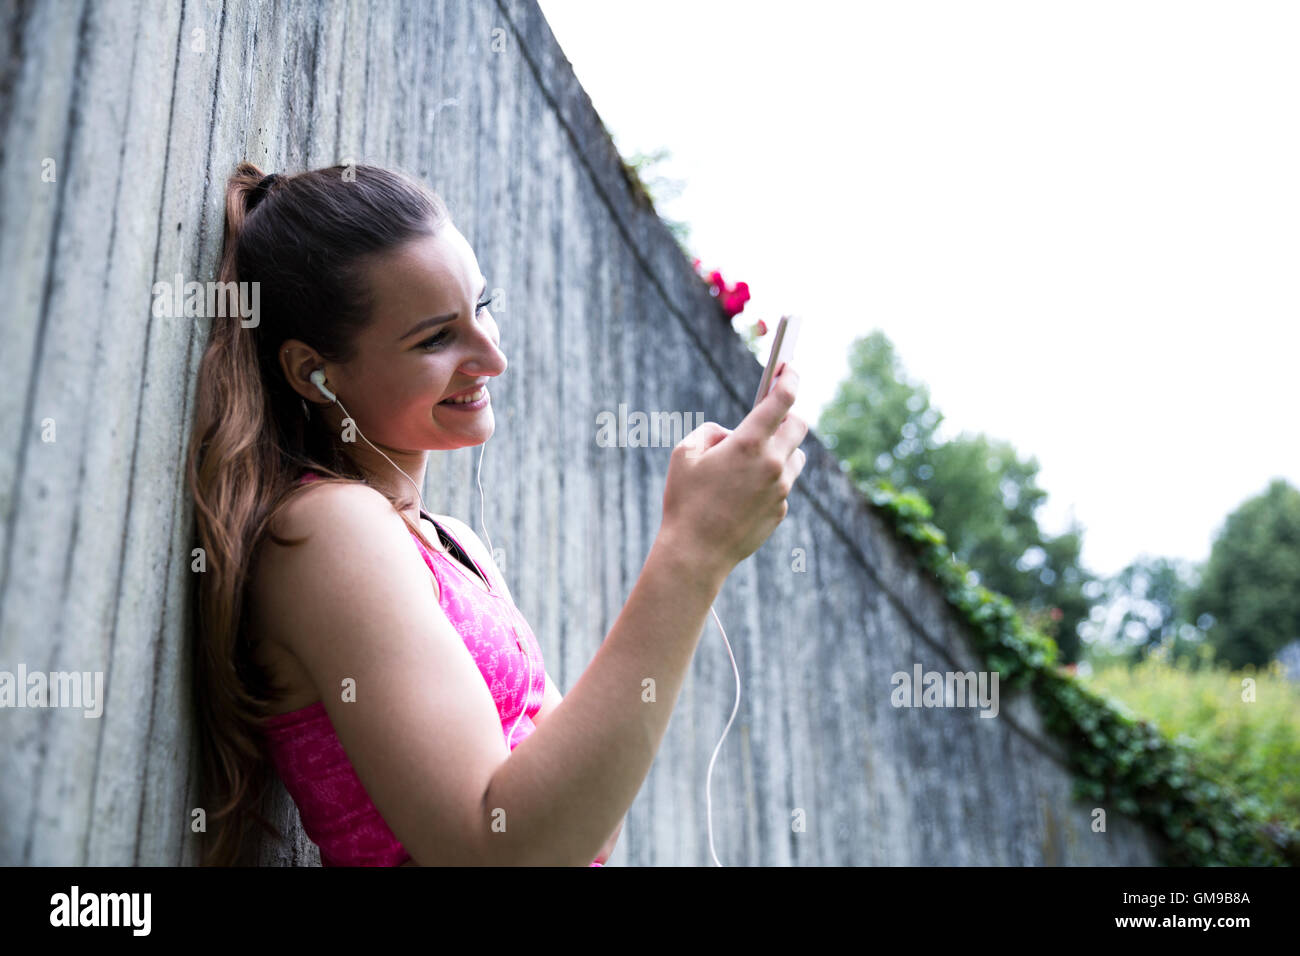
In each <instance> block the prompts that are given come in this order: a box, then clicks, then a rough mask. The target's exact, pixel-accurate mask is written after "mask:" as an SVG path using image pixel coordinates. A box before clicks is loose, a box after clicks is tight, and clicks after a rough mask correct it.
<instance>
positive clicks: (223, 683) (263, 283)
mask: <svg viewBox="0 0 1300 956" xmlns="http://www.w3.org/2000/svg"><path fill="white" fill-rule="evenodd" d="M347 170H350V171H351V177H349V176H347V175H345V172H346V171H347ZM225 213H226V216H225V235H224V244H223V248H222V255H221V264H220V267H219V274H218V281H220V282H222V283H240V282H258V283H259V293H260V294H259V301H260V303H261V308H260V314H259V315H258V317H257V319H258V321H257V322H256V323H254V324H252V325H251V326H249V327H245V326H244V324H243V323H242V322H241V321H239V319H238V318H237V317H233V318H232V317H216V316H213V317H211V319H210V321H211V325H210V328H209V333H208V341H207V346H206V349H205V351H204V354H203V358H202V360H201V361H200V364H199V370H198V381H197V385H196V404H195V417H194V427H193V432H192V434H191V438H190V445H189V450H188V454H187V457H186V466H185V469H186V481H187V484H188V486H189V490H190V494H191V495H192V497H193V499H194V518H195V524H196V531H197V535H196V536H197V540H198V546H199V547H200V548H201V549H202V551H201V554H200V559H201V560H202V561H203V562H204V566H203V568H202V573H200V574H197V575H196V590H197V596H196V599H195V600H194V601H193V602H192V604H191V606H192V607H193V609H194V611H195V618H194V620H193V627H192V635H193V645H192V654H193V661H194V667H193V680H194V687H193V690H194V700H195V708H196V709H195V713H196V720H197V725H198V736H199V746H200V768H201V779H200V793H201V795H202V796H201V800H202V802H203V804H204V805H205V806H207V805H209V802H211V804H212V806H213V809H212V812H210V813H209V814H208V816H207V825H208V828H209V830H210V831H211V832H210V833H205V835H204V839H203V848H202V850H201V853H200V856H201V860H200V863H201V865H205V866H206V865H218V866H224V865H234V864H236V863H237V862H239V860H240V858H241V855H242V853H243V852H244V851H245V850H246V840H247V838H248V836H249V835H250V833H251V832H252V830H253V826H254V825H255V824H256V825H259V826H260V827H261V828H262V830H263V831H265V832H267V833H269V834H271V835H273V836H274V837H276V838H277V839H283V834H281V833H279V832H278V831H277V830H276V829H275V828H274V827H273V826H271V825H270V824H269V823H268V822H267V821H266V820H265V819H264V817H263V816H262V815H261V814H259V813H258V812H257V810H256V809H255V807H256V806H257V805H259V804H260V802H261V800H262V799H263V797H264V795H265V792H266V788H267V785H268V784H269V783H270V781H271V772H270V765H269V762H268V760H267V754H266V750H265V745H264V743H263V740H262V727H263V724H264V721H265V718H266V717H267V716H268V715H269V713H270V712H271V710H270V705H271V704H272V703H273V702H274V701H275V700H276V699H278V698H280V697H282V696H283V694H284V690H285V689H284V688H283V687H280V686H277V685H275V684H273V683H272V682H271V680H270V678H269V676H268V675H267V674H266V673H265V672H264V671H263V669H262V668H260V667H259V666H257V664H256V662H255V661H254V660H253V655H252V647H251V645H250V642H249V640H248V628H247V624H248V621H247V607H246V602H245V591H246V585H247V582H248V578H249V574H250V571H251V569H252V567H253V566H254V563H255V557H256V553H257V548H258V545H259V543H260V542H261V541H262V539H263V537H264V536H270V537H271V538H272V539H273V540H275V541H276V542H277V543H279V544H283V545H292V544H295V543H297V542H296V541H289V540H284V539H281V538H279V537H278V536H275V535H274V534H271V533H269V525H270V523H271V521H272V519H273V518H274V517H275V515H276V513H278V511H279V510H280V508H282V507H283V506H284V505H285V504H287V503H288V501H289V500H290V499H291V498H292V497H293V496H294V495H296V494H297V493H299V492H300V491H301V490H304V489H301V488H300V487H299V486H298V478H299V477H300V475H301V473H302V471H303V469H305V468H311V469H313V470H315V471H317V472H319V473H321V474H323V475H325V476H327V477H328V478H332V479H335V480H351V481H361V480H364V476H363V474H362V472H361V470H360V469H359V468H358V467H357V466H356V464H355V463H354V462H353V461H352V459H351V458H350V457H349V456H348V455H347V454H346V451H345V450H344V449H343V448H342V447H341V445H340V443H339V442H338V441H337V440H335V436H332V435H329V434H326V433H325V430H324V429H322V428H321V427H320V416H317V420H316V421H311V420H309V418H308V416H306V415H304V411H305V410H306V405H305V403H303V401H302V399H301V397H300V396H299V395H298V394H297V393H296V392H294V391H293V389H292V387H291V386H289V384H288V383H287V381H286V380H285V378H284V375H283V373H282V371H281V370H280V366H279V364H278V362H277V358H278V354H279V349H280V345H281V343H283V342H284V341H286V340H288V339H290V338H297V339H300V340H302V341H304V342H307V343H309V344H310V345H311V346H312V347H313V348H315V349H316V350H317V351H318V352H320V353H321V354H322V355H324V356H325V357H326V358H328V359H329V360H331V361H340V362H342V361H347V360H348V359H349V358H350V357H351V355H353V354H354V348H355V345H354V343H355V338H356V335H357V333H358V332H359V331H360V330H361V329H362V328H363V327H364V326H365V325H366V324H367V323H368V322H369V290H368V289H367V288H366V286H365V283H364V281H363V275H362V273H361V271H360V263H361V262H362V260H363V259H364V257H366V256H368V255H371V254H373V253H380V252H383V251H386V250H388V249H392V248H393V247H395V246H396V245H398V244H399V243H401V242H404V241H406V240H409V239H411V238H414V237H416V236H419V235H427V234H431V233H433V232H434V231H436V230H437V229H438V228H439V227H440V225H441V224H442V223H443V222H444V221H446V220H447V219H448V218H449V217H448V213H447V210H446V207H445V205H444V203H443V201H442V200H441V198H440V197H438V196H437V194H436V193H434V192H433V191H432V190H430V189H428V187H426V186H424V185H423V184H421V183H418V182H417V181H414V180H412V179H410V178H408V177H406V176H405V175H403V174H401V173H398V172H393V171H389V170H384V169H379V168H376V167H370V166H358V167H347V168H346V170H345V167H338V166H336V167H327V168H324V169H318V170H312V171H309V172H304V173H300V174H297V175H294V176H281V175H272V176H264V175H263V173H262V171H261V170H260V169H258V167H257V166H255V165H253V164H251V163H240V164H239V165H238V166H237V167H236V169H235V172H234V173H233V175H231V177H230V178H229V180H228V182H227V186H226V209H225ZM237 287H238V286H237V285H236V286H231V285H225V286H223V288H227V289H229V288H237ZM236 311H237V310H236ZM389 500H390V501H392V502H393V503H394V506H395V507H397V506H398V501H397V499H395V498H393V497H392V496H389ZM421 537H423V535H421Z"/></svg>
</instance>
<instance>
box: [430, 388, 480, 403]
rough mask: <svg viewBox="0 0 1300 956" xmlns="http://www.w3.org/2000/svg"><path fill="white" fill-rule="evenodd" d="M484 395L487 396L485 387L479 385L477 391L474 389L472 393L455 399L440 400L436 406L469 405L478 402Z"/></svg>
mask: <svg viewBox="0 0 1300 956" xmlns="http://www.w3.org/2000/svg"><path fill="white" fill-rule="evenodd" d="M485 395H487V386H486V385H480V386H479V387H478V388H477V389H475V390H474V391H472V392H470V393H468V394H466V395H461V396H458V397H457V398H447V399H444V400H442V401H441V402H439V403H438V404H439V405H469V404H472V403H474V402H477V401H479V400H480V399H482V398H483V397H484V396H485Z"/></svg>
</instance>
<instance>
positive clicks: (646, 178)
mask: <svg viewBox="0 0 1300 956" xmlns="http://www.w3.org/2000/svg"><path fill="white" fill-rule="evenodd" d="M672 155H673V154H672V152H671V151H670V150H668V149H666V148H661V149H656V150H654V151H653V152H649V153H644V152H641V151H639V150H638V151H637V152H635V153H633V154H632V155H631V156H629V157H627V158H626V159H625V160H623V165H624V167H625V169H626V170H629V171H630V172H631V173H632V175H633V176H635V178H636V180H637V182H639V183H640V184H641V188H642V189H643V190H644V191H645V194H646V195H647V197H649V199H650V205H651V207H652V208H654V210H655V214H656V215H657V216H658V217H659V219H660V221H661V222H662V223H663V224H664V225H665V226H666V227H667V228H668V231H669V232H671V233H672V234H673V238H674V239H676V240H677V244H678V245H679V246H681V248H682V251H683V252H686V253H687V255H688V256H690V252H689V250H688V249H687V244H688V243H689V241H690V235H691V227H690V225H689V224H687V223H686V222H684V221H682V220H679V219H670V218H668V217H667V216H665V215H664V214H663V213H661V212H659V207H660V206H661V205H662V204H664V203H665V202H668V201H669V200H671V199H676V198H677V197H678V196H680V195H681V194H682V191H683V190H685V188H686V180H684V179H670V178H669V177H667V176H664V175H662V174H660V173H657V172H655V167H657V166H658V165H659V164H660V163H662V162H664V161H665V160H668V159H671V158H672Z"/></svg>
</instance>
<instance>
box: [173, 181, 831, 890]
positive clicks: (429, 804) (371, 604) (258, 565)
mask: <svg viewBox="0 0 1300 956" xmlns="http://www.w3.org/2000/svg"><path fill="white" fill-rule="evenodd" d="M220 279H221V281H222V282H227V283H230V282H256V283H258V286H257V289H258V292H259V295H258V297H257V298H256V299H255V300H253V301H256V302H257V303H258V313H257V315H256V316H255V317H251V318H246V319H242V320H241V318H240V317H239V316H238V315H237V314H236V315H234V317H231V318H216V317H214V318H213V319H212V326H211V331H210V336H209V341H208V345H207V349H206V351H205V353H204V356H203V359H202V363H201V365H200V368H199V382H198V408H197V412H196V422H195V428H194V437H193V441H192V443H191V447H190V453H189V459H188V463H187V464H188V480H189V484H190V489H191V492H192V494H193V496H194V500H195V513H196V520H197V524H198V534H199V543H200V545H201V546H202V548H203V560H204V562H205V564H204V570H203V573H201V574H198V575H197V580H198V588H199V594H198V600H197V602H196V605H197V609H198V620H197V622H196V627H195V634H196V641H197V643H196V647H195V662H196V666H195V681H196V686H195V696H196V700H197V703H198V714H199V725H200V732H201V745H202V755H203V769H204V780H203V787H204V792H205V794H206V795H207V798H208V799H210V800H211V801H213V802H214V803H215V806H214V808H213V811H212V812H211V813H210V814H209V818H208V829H209V832H208V833H207V837H206V842H205V846H204V854H203V859H202V862H203V863H204V864H217V865H222V864H231V863H234V862H236V861H237V860H238V859H239V858H240V856H239V854H240V852H241V849H242V848H243V841H244V838H245V837H246V835H247V834H248V832H249V829H250V825H251V823H253V822H257V823H259V824H260V825H261V826H262V827H263V828H265V829H267V830H269V831H270V832H275V831H274V828H272V827H270V826H269V824H268V823H267V822H266V821H265V820H264V819H263V818H262V817H261V816H260V815H259V814H258V813H257V811H256V807H257V803H258V802H259V800H260V798H261V795H262V793H263V788H264V786H265V784H266V783H267V781H268V780H269V774H270V773H271V772H272V771H275V772H278V773H279V775H280V776H281V778H282V779H283V780H284V782H285V786H286V788H287V789H288V790H289V792H290V794H291V795H292V796H293V798H294V800H295V802H296V803H297V805H298V809H299V812H300V815H301V817H302V821H303V826H304V829H305V830H306V832H307V834H308V836H310V837H311V838H312V840H313V841H315V842H316V843H317V845H318V846H319V847H320V849H321V860H322V863H323V864H325V865H327V866H332V865H380V866H383V865H387V866H395V865H402V866H410V865H424V866H429V865H601V864H603V863H604V862H605V860H606V859H608V857H609V855H610V853H611V852H612V850H613V847H614V843H615V841H616V840H617V838H618V835H619V832H620V830H621V827H622V819H623V817H624V815H625V813H626V812H627V808H628V807H629V806H630V805H631V803H632V801H633V799H634V798H635V796H636V793H637V791H638V789H639V788H640V786H641V783H642V782H643V780H644V779H645V776H646V774H647V773H648V772H649V768H650V765H651V762H652V761H653V759H654V755H655V752H656V751H657V749H658V747H659V743H660V741H661V739H662V736H663V733H664V731H665V729H666V727H667V723H668V719H669V716H670V714H671V711H672V707H673V705H674V704H675V702H676V699H677V694H678V692H679V690H680V688H681V684H682V681H683V679H684V677H685V673H686V670H687V668H688V667H689V666H690V660H691V657H692V655H693V654H694V650H695V646H696V642H697V641H698V640H699V637H700V635H701V633H702V629H703V625H704V621H705V616H706V615H707V613H708V611H709V608H710V606H711V604H712V602H713V600H714V598H715V597H716V595H717V593H718V591H719V590H720V589H721V587H722V583H723V581H725V579H726V577H727V575H728V574H729V573H730V571H731V569H732V568H734V567H735V565H736V564H738V563H739V562H740V561H742V560H744V559H745V558H746V557H748V556H749V555H750V554H752V553H753V552H754V551H755V550H756V549H757V548H758V546H759V545H760V544H762V542H763V541H764V540H765V539H766V538H767V537H768V535H770V534H771V532H772V530H773V529H774V528H775V527H776V525H777V524H779V523H780V521H781V520H782V518H784V516H785V513H786V502H785V498H786V495H787V494H788V493H789V490H790V487H791V485H792V484H793V482H794V480H795V478H796V477H797V476H798V474H799V472H800V471H801V470H802V468H803V463H804V455H803V452H802V451H800V450H799V449H798V445H799V443H800V442H801V441H802V440H803V437H804V435H805V434H806V432H807V427H808V426H807V425H806V424H805V423H804V422H802V421H801V420H800V419H799V418H798V417H796V416H794V415H791V414H788V410H789V408H790V406H791V404H793V401H794V397H795V389H796V388H797V381H798V380H797V376H796V375H795V374H794V372H793V370H789V371H786V373H785V374H784V375H782V376H781V377H780V378H779V379H778V380H777V384H776V385H775V386H774V387H773V389H772V391H771V393H769V395H768V397H767V398H766V399H765V400H764V401H763V403H762V404H760V405H759V407H758V408H756V409H755V410H754V411H753V412H752V413H751V414H750V415H749V416H747V417H746V418H745V420H744V421H743V422H742V423H741V424H740V425H739V426H738V427H737V428H736V430H735V431H734V432H732V431H730V430H728V429H724V428H722V427H721V426H719V425H716V424H714V423H712V422H708V423H706V424H704V425H702V426H701V427H700V428H698V429H696V430H695V431H694V432H692V433H691V434H690V435H689V436H687V438H686V439H685V440H683V442H682V443H681V444H680V445H679V446H678V447H677V448H676V449H674V451H673V454H672V458H671V462H670V465H669V470H668V477H667V480H666V483H665V490H664V501H663V505H664V507H663V519H662V523H661V526H660V529H659V532H658V535H657V536H656V539H655V541H654V544H653V546H652V547H651V550H650V553H649V556H648V557H647V559H646V563H645V566H644V567H643V569H642V571H641V573H640V576H639V578H638V580H637V583H636V586H635V587H634V588H633V590H632V593H631V595H630V597H629V599H628V602H627V604H626V605H625V606H624V608H623V611H622V613H621V614H620V615H619V617H618V619H617V621H616V622H615V624H614V626H613V628H612V629H611V630H610V632H609V635H608V636H607V637H606V639H605V641H604V643H603V644H602V645H601V647H600V649H599V651H598V652H597V654H596V656H595V658H594V659H593V661H592V663H591V664H590V665H589V667H588V668H587V670H586V672H585V673H584V674H583V675H582V676H581V677H580V679H579V680H578V682H577V683H576V684H575V686H574V687H573V689H572V690H571V691H570V693H569V695H568V696H567V697H565V698H561V696H560V694H559V692H558V690H557V689H556V687H555V684H554V683H553V682H552V681H551V679H550V677H549V676H548V675H547V674H546V672H545V668H544V665H543V661H542V656H541V649H540V647H539V646H538V644H537V641H536V638H535V636H534V635H533V633H532V631H531V629H530V628H529V627H528V624H527V622H526V621H525V620H524V619H523V617H522V615H521V614H520V613H519V611H518V609H517V608H515V606H514V603H513V600H512V599H511V597H510V594H509V589H508V588H507V587H506V584H505V581H504V580H503V578H502V576H501V573H500V571H499V570H498V569H497V567H496V565H495V564H494V563H493V561H492V558H491V556H490V555H489V554H488V551H487V549H486V548H484V547H483V545H482V543H481V542H480V541H479V539H478V538H477V536H475V534H474V533H473V531H471V530H470V529H469V528H468V527H467V526H466V525H465V524H463V523H462V522H460V521H457V520H455V519H452V518H450V517H446V516H438V515H432V514H429V513H428V512H427V511H424V510H423V509H422V508H421V507H420V500H419V498H418V497H417V496H416V494H414V493H413V491H414V490H416V489H418V488H420V487H422V486H423V484H424V473H425V467H426V463H427V460H428V453H429V451H431V450H442V449H455V448H465V447H472V446H475V445H481V444H483V443H484V442H486V441H487V439H488V438H489V437H490V436H491V435H492V432H493V429H494V418H493V411H492V404H491V398H490V395H489V394H487V391H486V389H487V386H488V385H489V383H490V382H491V380H492V379H493V378H494V377H496V376H498V375H500V374H502V373H503V372H504V371H505V370H506V357H505V355H503V354H502V352H501V351H500V348H499V344H500V335H499V333H498V330H497V326H496V323H495V321H494V320H493V318H492V315H491V313H490V312H489V311H488V308H487V307H488V304H489V303H488V302H487V301H486V300H485V299H484V296H485V295H486V294H487V288H488V285H487V282H486V277H485V276H484V275H483V273H482V272H481V271H480V269H479V267H478V262H477V260H476V258H475V256H474V253H473V250H472V249H471V248H470V246H469V244H468V243H467V242H466V241H465V238H464V237H463V236H462V235H461V234H460V232H459V231H458V230H457V229H456V228H455V226H454V225H453V224H452V222H451V221H450V218H449V216H448V212H447V209H446V207H445V205H444V203H443V202H442V200H441V199H440V198H439V197H438V196H437V195H436V194H435V193H434V192H433V191H432V190H430V189H429V188H428V187H426V186H424V185H423V184H420V183H418V182H415V181H413V180H412V179H410V178H409V177H407V176H405V175H403V174H401V173H397V172H392V171H389V170H384V169H380V168H376V167H369V166H358V167H341V166H340V167H331V168H324V169H318V170H313V171H309V172H304V173H300V174H297V175H293V176H267V177H264V176H263V175H262V172H261V171H260V170H259V169H257V167H255V166H252V165H250V164H246V163H245V164H241V165H240V166H239V167H238V169H237V170H236V172H235V174H234V175H233V176H232V177H231V179H230V181H229V184H228V187H227V194H226V234H225V248H224V251H223V255H222V263H221V275H220ZM231 288H233V287H231ZM313 373H315V376H314V379H315V380H313ZM466 395H474V396H477V397H476V400H475V401H472V402H469V403H464V402H461V401H457V399H460V398H462V397H463V396H466ZM358 436H360V439H361V440H358ZM648 679H649V680H650V681H652V684H648V683H647V680H648ZM647 686H652V687H653V688H654V690H653V693H650V694H648V695H647V691H646V687H647ZM561 701H563V704H562V705H561ZM593 854H594V858H593Z"/></svg>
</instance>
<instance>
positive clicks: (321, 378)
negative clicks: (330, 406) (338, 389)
mask: <svg viewBox="0 0 1300 956" xmlns="http://www.w3.org/2000/svg"><path fill="white" fill-rule="evenodd" d="M308 378H310V379H311V383H312V384H313V385H315V386H316V388H318V389H319V390H320V393H321V394H322V395H324V396H325V397H326V398H328V399H329V400H330V401H331V402H337V401H338V397H337V396H336V395H335V394H334V393H333V392H331V391H330V390H329V389H328V388H326V387H325V370H324V369H323V368H318V369H316V371H314V372H312V373H311V375H309V376H308Z"/></svg>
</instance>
